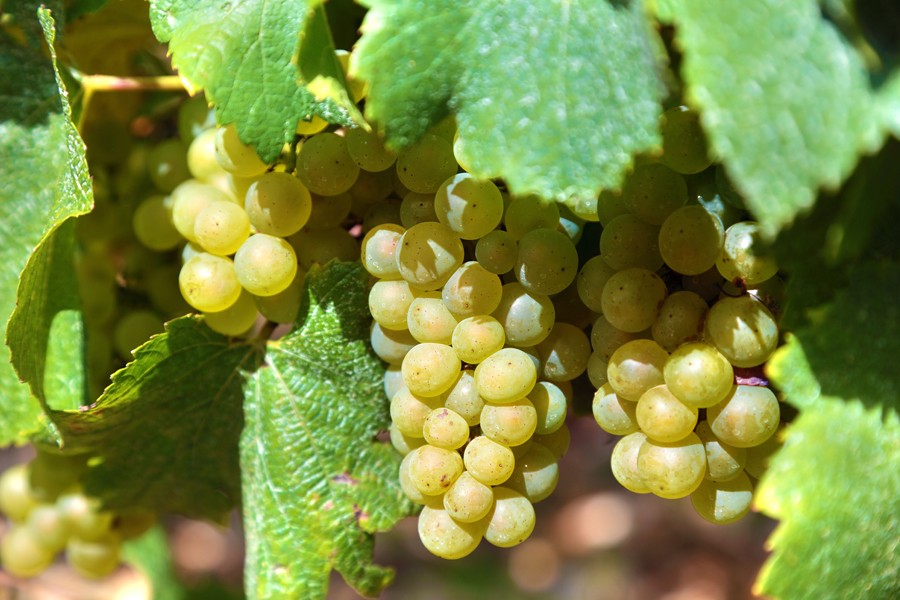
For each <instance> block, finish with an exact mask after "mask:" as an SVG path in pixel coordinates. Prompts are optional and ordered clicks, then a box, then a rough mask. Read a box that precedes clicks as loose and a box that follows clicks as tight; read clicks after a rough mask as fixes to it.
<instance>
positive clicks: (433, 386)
mask: <svg viewBox="0 0 900 600" xmlns="http://www.w3.org/2000/svg"><path fill="white" fill-rule="evenodd" d="M461 366H462V365H461V364H460V361H459V358H457V356H456V353H455V352H454V351H453V348H451V347H450V346H446V345H444V344H433V343H425V344H418V345H417V346H415V347H414V348H412V349H411V350H410V351H409V352H408V353H407V354H406V356H405V357H404V358H403V364H402V366H401V369H402V371H403V382H404V383H405V384H406V387H408V388H409V390H410V391H411V392H412V393H414V394H418V395H420V396H427V397H433V396H439V395H440V394H443V393H444V392H446V391H447V390H449V389H450V387H452V386H453V384H454V383H455V382H456V378H457V377H458V376H459V370H460V367H461Z"/></svg>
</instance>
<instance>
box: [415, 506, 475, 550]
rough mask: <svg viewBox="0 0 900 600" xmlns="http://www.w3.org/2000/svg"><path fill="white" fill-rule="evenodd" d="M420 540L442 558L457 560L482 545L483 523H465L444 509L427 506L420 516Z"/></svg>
mask: <svg viewBox="0 0 900 600" xmlns="http://www.w3.org/2000/svg"><path fill="white" fill-rule="evenodd" d="M418 528H419V539H420V540H422V545H424V546H425V548H426V549H427V550H428V551H429V552H431V553H432V554H434V555H435V556H438V557H440V558H443V559H446V560H455V559H458V558H463V557H464V556H468V555H469V554H471V553H472V551H474V550H475V548H477V547H478V544H479V543H481V538H482V536H483V534H484V530H485V525H484V523H483V522H482V521H477V522H475V523H463V522H460V521H457V520H455V519H453V518H452V517H451V516H450V513H448V512H447V511H446V510H444V509H443V508H435V507H431V506H425V507H424V508H423V509H422V512H421V514H419V524H418Z"/></svg>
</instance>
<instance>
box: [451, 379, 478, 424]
mask: <svg viewBox="0 0 900 600" xmlns="http://www.w3.org/2000/svg"><path fill="white" fill-rule="evenodd" d="M444 406H446V407H447V408H449V409H451V410H453V411H454V412H456V413H457V414H459V415H460V416H461V417H462V418H464V419H465V420H466V423H468V424H469V426H470V427H474V426H475V425H478V422H479V421H480V420H481V409H482V408H484V399H483V398H482V397H481V396H479V395H478V389H477V387H476V386H475V374H474V372H473V371H472V370H470V369H463V370H462V371H460V372H459V376H458V377H457V378H456V382H454V384H453V386H452V387H451V388H450V389H449V390H448V391H447V393H446V396H445V398H444Z"/></svg>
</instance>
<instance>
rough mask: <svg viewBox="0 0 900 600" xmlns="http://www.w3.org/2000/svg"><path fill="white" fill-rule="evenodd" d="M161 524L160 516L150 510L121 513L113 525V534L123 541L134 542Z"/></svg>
mask: <svg viewBox="0 0 900 600" xmlns="http://www.w3.org/2000/svg"><path fill="white" fill-rule="evenodd" d="M157 523H159V515H158V514H156V513H155V512H153V511H150V510H143V509H133V510H129V511H128V512H120V513H118V514H117V515H116V520H115V522H114V523H113V533H114V534H115V535H117V536H119V538H120V539H123V540H133V539H136V538H139V537H141V536H142V535H144V534H145V533H147V532H148V531H149V530H150V528H152V527H153V526H154V525H156V524H157Z"/></svg>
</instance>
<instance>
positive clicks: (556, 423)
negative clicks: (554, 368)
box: [528, 381, 569, 435]
mask: <svg viewBox="0 0 900 600" xmlns="http://www.w3.org/2000/svg"><path fill="white" fill-rule="evenodd" d="M528 399H529V400H531V404H532V405H534V410H535V411H537V424H536V425H535V428H534V432H535V433H536V434H540V435H546V434H548V433H553V432H554V431H556V430H557V429H559V428H560V427H562V426H563V424H564V423H565V422H566V412H567V411H568V408H569V403H568V400H567V399H566V393H565V392H564V391H563V390H562V389H561V388H560V387H559V385H558V384H556V383H551V382H549V381H538V382H537V383H536V384H535V385H534V388H532V390H531V392H529V393H528Z"/></svg>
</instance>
